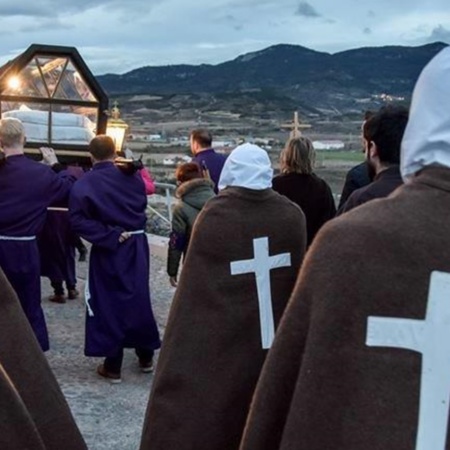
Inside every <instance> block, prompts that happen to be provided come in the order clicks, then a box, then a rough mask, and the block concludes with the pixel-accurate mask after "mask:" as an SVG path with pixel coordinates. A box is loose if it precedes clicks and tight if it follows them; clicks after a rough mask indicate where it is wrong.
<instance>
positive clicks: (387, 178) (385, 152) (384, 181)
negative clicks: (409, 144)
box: [338, 105, 408, 215]
mask: <svg viewBox="0 0 450 450" xmlns="http://www.w3.org/2000/svg"><path fill="white" fill-rule="evenodd" d="M407 122H408V110H407V108H405V107H403V106H394V105H392V106H387V107H383V108H381V109H380V111H378V112H377V113H376V114H374V115H373V116H371V117H370V119H368V120H366V121H365V122H364V125H363V137H364V146H365V153H366V162H367V164H368V165H369V166H370V167H372V169H373V172H374V173H375V179H374V181H373V182H372V183H370V184H369V185H367V186H365V187H363V188H360V189H357V190H356V191H354V192H353V193H352V195H350V197H349V198H348V200H347V201H346V203H345V204H344V205H343V206H342V208H341V209H339V211H338V215H339V214H342V213H344V212H347V211H350V210H351V209H353V208H355V207H356V206H358V205H362V204H363V203H366V202H368V201H370V200H373V199H375V198H383V197H387V196H388V195H389V194H390V193H391V192H393V191H394V190H395V189H397V188H398V187H399V186H400V185H401V184H402V183H403V181H402V178H401V175H400V166H399V164H400V145H401V142H402V138H403V133H404V132H405V128H406V124H407Z"/></svg>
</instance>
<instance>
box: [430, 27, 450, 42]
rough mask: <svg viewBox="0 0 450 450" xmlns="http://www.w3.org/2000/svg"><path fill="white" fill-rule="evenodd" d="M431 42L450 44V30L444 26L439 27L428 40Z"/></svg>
mask: <svg viewBox="0 0 450 450" xmlns="http://www.w3.org/2000/svg"><path fill="white" fill-rule="evenodd" d="M428 41H429V42H436V41H442V42H446V43H449V44H450V30H448V29H447V28H444V27H443V26H442V25H438V26H437V27H436V28H434V29H433V30H432V32H431V35H430V37H429V38H428Z"/></svg>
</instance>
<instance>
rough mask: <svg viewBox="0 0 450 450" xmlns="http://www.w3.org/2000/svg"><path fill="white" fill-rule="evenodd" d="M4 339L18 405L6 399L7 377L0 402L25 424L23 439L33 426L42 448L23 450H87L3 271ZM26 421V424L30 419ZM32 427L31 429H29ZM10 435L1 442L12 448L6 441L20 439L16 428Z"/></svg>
mask: <svg viewBox="0 0 450 450" xmlns="http://www.w3.org/2000/svg"><path fill="white" fill-rule="evenodd" d="M0 339H1V345H0V365H1V366H3V369H4V373H6V374H7V378H8V379H9V384H10V385H11V386H12V387H13V388H12V389H13V390H14V391H15V392H16V398H13V400H14V401H12V402H11V403H6V399H7V396H13V394H11V389H9V391H8V387H7V383H6V382H5V378H4V376H3V379H2V388H1V389H2V391H1V395H2V397H1V402H2V404H3V405H6V406H4V407H3V406H2V410H3V412H6V415H8V414H9V413H11V414H19V417H20V420H21V421H22V420H23V421H24V422H23V423H24V428H23V432H24V434H27V433H28V432H29V427H31V425H32V426H34V428H35V430H36V442H38V441H39V442H40V444H39V445H38V444H36V445H35V446H32V445H31V444H30V445H31V446H29V447H24V448H26V449H28V448H30V449H31V448H32V449H33V450H34V449H41V448H42V449H45V450H62V449H64V450H85V449H87V447H86V444H85V443H84V440H83V438H82V437H81V434H80V432H79V430H78V428H77V425H76V424H75V421H74V419H73V417H72V414H71V412H70V409H69V407H68V405H67V403H66V400H65V398H64V395H63V394H62V392H61V389H60V387H59V385H58V383H57V381H56V379H55V377H54V375H53V373H52V371H51V369H50V366H49V365H48V362H47V359H46V358H45V355H44V354H43V353H42V350H41V349H40V347H39V344H38V343H37V341H36V338H35V337H34V334H33V331H32V330H31V327H30V325H29V323H28V321H27V319H26V318H25V315H24V313H23V311H22V308H21V307H20V304H19V301H18V299H17V296H16V295H15V293H14V291H13V289H12V288H11V285H10V284H9V282H8V281H7V279H6V277H5V275H4V274H3V271H1V269H0ZM5 383H6V384H5ZM13 397H14V396H13ZM18 405H19V406H20V405H21V406H20V408H22V411H19V409H20V408H19V406H18ZM4 408H6V410H4ZM27 415H28V418H26V416H27ZM28 421H29V422H31V424H30V423H28V424H26V423H25V422H28ZM9 433H10V435H9V436H6V435H5V436H2V439H4V440H5V442H9V441H8V439H9V440H10V441H11V442H16V441H17V439H19V437H18V436H17V435H16V433H17V428H14V427H11V428H9ZM24 438H26V436H25V437H24ZM30 439H31V438H30ZM0 442H1V441H0ZM27 442H28V441H27ZM29 442H31V440H30V441H29ZM0 448H2V449H3V448H5V449H6V448H8V449H9V448H10V447H3V446H0ZM12 448H15V447H12ZM17 448H20V447H17Z"/></svg>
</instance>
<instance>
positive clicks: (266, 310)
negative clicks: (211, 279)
mask: <svg viewBox="0 0 450 450" xmlns="http://www.w3.org/2000/svg"><path fill="white" fill-rule="evenodd" d="M253 253H254V255H255V257H254V259H247V260H243V261H235V262H232V263H230V266H231V275H240V274H244V273H254V274H255V276H256V289H257V292H258V303H259V319H260V323H261V340H262V348H264V349H267V348H270V346H271V345H272V342H273V338H274V335H275V324H274V319H273V310H272V293H271V287H270V271H271V270H272V269H276V268H277V267H289V266H290V265H291V254H290V253H282V254H279V255H275V256H269V238H267V237H263V238H258V239H253Z"/></svg>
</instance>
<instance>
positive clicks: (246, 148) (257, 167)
mask: <svg viewBox="0 0 450 450" xmlns="http://www.w3.org/2000/svg"><path fill="white" fill-rule="evenodd" d="M272 177H273V169H272V165H271V163H270V159H269V155H268V154H267V152H266V151H265V150H263V149H262V148H261V147H258V146H257V145H254V144H247V143H246V144H242V145H239V146H238V147H236V148H235V149H234V150H233V151H232V152H231V153H230V156H228V158H227V160H226V161H225V164H224V166H223V169H222V173H221V175H220V179H219V190H222V189H225V188H226V187H229V186H236V187H244V188H247V189H255V190H263V189H268V188H271V187H272Z"/></svg>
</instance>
